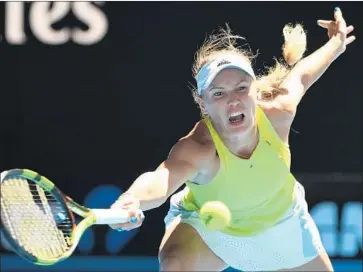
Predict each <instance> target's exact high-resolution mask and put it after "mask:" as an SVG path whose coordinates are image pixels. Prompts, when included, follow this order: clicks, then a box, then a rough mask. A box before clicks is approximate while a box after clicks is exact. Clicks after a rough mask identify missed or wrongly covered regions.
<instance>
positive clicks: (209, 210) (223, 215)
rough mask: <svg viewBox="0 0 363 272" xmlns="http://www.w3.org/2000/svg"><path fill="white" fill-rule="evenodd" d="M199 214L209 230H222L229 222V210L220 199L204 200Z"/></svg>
mask: <svg viewBox="0 0 363 272" xmlns="http://www.w3.org/2000/svg"><path fill="white" fill-rule="evenodd" d="M199 214H200V216H201V219H202V220H203V222H204V224H205V225H206V226H207V228H209V229H210V230H223V229H224V228H226V227H227V226H228V225H229V223H230V222H231V212H230V210H229V209H228V207H227V206H226V204H224V203H223V202H220V201H209V202H206V203H205V204H204V205H203V206H202V207H201V209H200V211H199Z"/></svg>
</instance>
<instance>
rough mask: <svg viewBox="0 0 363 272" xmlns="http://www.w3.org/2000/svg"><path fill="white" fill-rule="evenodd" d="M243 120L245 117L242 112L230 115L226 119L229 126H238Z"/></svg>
mask: <svg viewBox="0 0 363 272" xmlns="http://www.w3.org/2000/svg"><path fill="white" fill-rule="evenodd" d="M244 119H245V115H244V114H243V113H242V112H235V113H232V114H231V115H230V116H229V118H228V120H229V122H230V123H231V124H239V123H241V122H243V120H244Z"/></svg>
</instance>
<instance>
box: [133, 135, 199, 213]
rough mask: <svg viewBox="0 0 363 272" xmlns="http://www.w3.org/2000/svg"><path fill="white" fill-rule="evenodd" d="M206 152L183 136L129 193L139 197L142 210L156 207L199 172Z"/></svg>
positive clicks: (139, 179)
mask: <svg viewBox="0 0 363 272" xmlns="http://www.w3.org/2000/svg"><path fill="white" fill-rule="evenodd" d="M205 155H206V152H205V150H204V149H203V147H201V146H200V144H198V143H196V142H195V141H194V140H191V139H189V138H186V139H182V140H180V141H179V142H178V143H177V144H176V145H175V146H174V147H173V149H172V150H171V152H170V154H169V156H168V158H167V159H166V160H165V161H164V162H163V163H161V165H160V166H159V167H158V168H157V169H156V170H155V171H152V172H147V173H144V174H142V175H140V176H139V177H138V178H137V179H136V180H135V181H134V183H133V184H132V185H131V186H130V188H129V189H128V190H127V192H126V193H130V194H132V195H133V196H134V197H135V198H136V199H138V200H139V201H140V207H141V210H143V211H146V210H150V209H154V208H157V207H159V206H161V205H162V204H163V203H164V202H165V201H166V200H167V199H168V197H169V196H170V195H171V194H173V193H174V192H175V191H176V190H177V189H178V188H180V186H182V185H183V184H184V182H185V181H187V180H190V179H193V178H194V177H195V176H196V174H197V173H198V171H199V168H200V166H199V162H200V161H201V160H202V159H203V157H204V156H205Z"/></svg>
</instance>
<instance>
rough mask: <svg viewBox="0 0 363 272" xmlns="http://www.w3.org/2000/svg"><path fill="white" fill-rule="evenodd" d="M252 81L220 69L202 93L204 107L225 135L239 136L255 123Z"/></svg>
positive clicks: (234, 70)
mask: <svg viewBox="0 0 363 272" xmlns="http://www.w3.org/2000/svg"><path fill="white" fill-rule="evenodd" d="M252 82H253V78H252V77H251V76H249V75H248V74H247V73H245V72H243V71H241V70H238V69H225V70H222V71H221V72H220V73H219V74H218V75H217V76H216V77H215V78H214V80H213V81H212V83H211V85H210V86H209V87H208V88H207V89H206V90H204V91H203V97H202V98H203V104H204V108H205V109H206V111H207V113H208V115H209V116H210V118H211V120H212V122H213V124H214V125H215V126H216V128H217V129H218V130H219V131H223V132H224V133H227V134H228V135H231V136H232V134H237V133H238V134H241V133H244V132H246V131H248V130H250V129H251V128H252V127H253V126H254V124H255V112H256V91H255V89H254V88H253V87H252V86H253V85H252Z"/></svg>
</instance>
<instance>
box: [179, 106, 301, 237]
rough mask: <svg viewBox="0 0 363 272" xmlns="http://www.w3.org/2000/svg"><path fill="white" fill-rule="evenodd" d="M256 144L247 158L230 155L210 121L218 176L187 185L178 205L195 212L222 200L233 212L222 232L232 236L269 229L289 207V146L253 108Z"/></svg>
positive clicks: (291, 197) (291, 179)
mask: <svg viewBox="0 0 363 272" xmlns="http://www.w3.org/2000/svg"><path fill="white" fill-rule="evenodd" d="M256 117H257V118H256V120H257V125H258V131H259V142H258V145H257V147H256V149H255V150H254V152H253V154H252V156H251V157H250V159H241V158H239V157H237V156H236V155H234V154H232V153H231V152H230V151H229V150H228V149H227V148H226V146H225V145H224V144H223V142H222V140H221V139H220V138H219V136H218V134H217V132H216V130H215V129H214V127H213V125H212V123H211V121H210V120H209V118H205V119H204V120H205V123H206V125H207V127H208V129H209V131H210V134H211V136H212V139H213V142H214V145H215V147H216V150H217V153H218V156H219V159H220V169H219V172H218V173H217V175H216V176H215V177H214V178H213V180H212V181H210V182H209V183H208V184H205V185H198V184H195V183H192V182H190V181H187V182H186V185H187V186H188V187H189V190H188V193H187V194H186V195H185V196H184V199H183V201H182V205H183V207H184V208H185V209H186V210H190V211H191V210H192V211H196V212H198V211H199V209H200V208H201V207H202V206H203V204H204V203H206V202H208V201H221V202H223V203H224V204H226V206H227V207H228V208H229V210H230V212H231V222H230V225H229V226H227V227H226V228H225V229H223V230H221V231H222V232H224V233H226V234H229V235H234V236H251V235H256V234H258V233H261V232H262V231H264V230H266V229H268V228H270V227H272V226H273V225H275V224H276V223H277V221H278V220H279V219H280V218H281V216H283V215H284V214H285V213H286V212H287V211H288V209H289V208H290V207H291V205H292V202H293V200H294V185H295V182H296V180H295V178H294V176H293V175H292V174H291V173H290V163H291V155H290V150H289V147H288V146H287V145H286V144H285V143H284V142H283V141H282V140H281V138H280V137H279V136H278V134H277V133H276V131H275V129H274V128H273V127H272V125H271V123H270V121H269V120H268V119H267V117H266V115H265V114H264V112H263V110H262V109H261V108H260V107H258V106H257V108H256Z"/></svg>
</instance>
